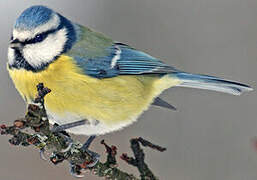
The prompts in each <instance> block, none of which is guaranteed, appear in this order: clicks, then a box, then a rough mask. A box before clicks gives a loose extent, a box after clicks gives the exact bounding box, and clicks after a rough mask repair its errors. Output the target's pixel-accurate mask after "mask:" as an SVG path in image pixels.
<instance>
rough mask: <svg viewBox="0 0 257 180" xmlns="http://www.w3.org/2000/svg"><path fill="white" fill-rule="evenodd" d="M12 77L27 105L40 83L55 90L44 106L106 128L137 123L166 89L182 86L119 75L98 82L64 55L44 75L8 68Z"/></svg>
mask: <svg viewBox="0 0 257 180" xmlns="http://www.w3.org/2000/svg"><path fill="white" fill-rule="evenodd" d="M8 71H9V73H10V76H11V78H12V80H13V82H14V84H15V86H16V88H17V89H18V91H19V93H20V94H21V95H22V97H23V98H24V100H25V101H27V102H28V103H29V102H31V101H32V100H33V98H34V97H35V94H36V85H37V84H38V83H40V82H42V83H44V85H45V86H46V87H48V88H50V89H51V90H52V92H51V93H50V94H49V95H47V96H46V99H45V103H46V107H47V109H48V110H49V111H51V112H53V113H55V114H57V115H58V116H60V117H62V116H63V117H65V114H67V113H72V114H77V115H79V116H80V117H83V118H87V119H95V120H98V121H100V122H102V123H104V124H105V125H107V126H108V125H109V126H112V125H115V124H119V123H125V122H128V123H129V122H132V121H134V120H135V119H136V118H137V117H138V116H139V115H140V114H141V113H142V112H143V111H144V110H146V109H147V108H148V106H149V105H150V104H151V103H152V101H153V99H154V98H155V97H156V96H158V95H159V94H160V93H161V92H162V91H163V90H165V89H167V88H169V87H171V86H175V85H177V84H179V83H180V81H179V80H178V79H173V78H171V77H169V76H163V77H160V76H157V75H144V76H141V75H140V76H134V75H133V76H118V77H113V78H105V79H96V78H93V77H90V76H87V75H85V74H83V72H82V70H81V69H79V68H78V67H77V66H76V64H75V63H74V61H73V60H72V59H71V58H70V57H68V56H64V55H63V56H61V57H60V58H59V59H57V60H56V61H54V62H53V63H52V64H50V65H49V66H48V67H47V69H45V70H43V71H41V72H32V71H26V70H23V69H8Z"/></svg>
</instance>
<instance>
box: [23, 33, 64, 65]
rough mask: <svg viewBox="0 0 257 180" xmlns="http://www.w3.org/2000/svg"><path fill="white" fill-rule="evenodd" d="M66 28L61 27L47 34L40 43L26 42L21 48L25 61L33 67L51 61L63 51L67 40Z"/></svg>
mask: <svg viewBox="0 0 257 180" xmlns="http://www.w3.org/2000/svg"><path fill="white" fill-rule="evenodd" d="M66 34H67V31H66V29H61V30H59V31H58V32H57V33H55V34H51V35H49V36H48V37H47V38H46V39H45V40H43V41H42V42H40V43H35V44H28V45H26V46H25V47H24V49H23V56H24V58H25V59H26V61H27V62H28V63H29V64H30V65H32V66H35V67H39V66H41V65H42V64H45V63H49V62H51V61H52V60H53V59H54V58H55V57H56V56H58V55H60V53H61V52H62V51H63V48H64V45H65V43H66V41H67V37H66Z"/></svg>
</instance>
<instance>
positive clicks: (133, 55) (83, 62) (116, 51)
mask: <svg viewBox="0 0 257 180" xmlns="http://www.w3.org/2000/svg"><path fill="white" fill-rule="evenodd" d="M106 51H107V53H106V54H107V55H106V56H104V57H98V56H96V57H94V58H87V56H86V52H85V56H84V57H81V56H75V57H74V59H75V60H76V62H77V64H78V65H79V66H80V67H81V68H82V69H83V70H84V72H85V73H86V74H87V75H90V76H93V77H96V78H109V77H115V76H118V75H140V74H167V73H171V72H177V70H176V69H175V68H173V67H171V66H168V65H166V64H164V63H163V62H161V61H160V60H158V59H156V58H154V57H152V56H150V55H148V54H146V53H144V52H142V51H138V50H136V49H134V48H131V47H129V46H128V45H125V44H122V43H114V44H113V45H112V46H111V47H109V48H107V49H106Z"/></svg>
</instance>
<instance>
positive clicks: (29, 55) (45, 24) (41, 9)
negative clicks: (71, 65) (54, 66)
mask: <svg viewBox="0 0 257 180" xmlns="http://www.w3.org/2000/svg"><path fill="white" fill-rule="evenodd" d="M75 41H76V33H75V27H74V25H73V24H72V23H71V22H70V21H69V20H67V19H66V18H64V17H63V16H61V15H60V14H58V13H56V12H54V11H53V10H51V9H49V8H47V7H45V6H32V7H30V8H28V9H26V10H25V11H23V12H22V14H21V15H20V16H19V17H18V19H17V20H16V22H15V24H14V28H13V32H12V36H11V40H10V45H9V49H8V59H9V61H8V64H9V67H10V68H18V69H20V68H23V69H26V70H32V71H40V70H42V69H44V68H45V67H47V66H48V64H50V63H51V62H52V61H54V60H55V59H56V58H57V57H58V56H59V55H60V54H62V53H65V52H66V51H68V50H69V49H70V48H71V47H72V44H73V43H74V42H75Z"/></svg>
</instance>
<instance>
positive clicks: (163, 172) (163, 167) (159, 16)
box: [0, 0, 257, 180]
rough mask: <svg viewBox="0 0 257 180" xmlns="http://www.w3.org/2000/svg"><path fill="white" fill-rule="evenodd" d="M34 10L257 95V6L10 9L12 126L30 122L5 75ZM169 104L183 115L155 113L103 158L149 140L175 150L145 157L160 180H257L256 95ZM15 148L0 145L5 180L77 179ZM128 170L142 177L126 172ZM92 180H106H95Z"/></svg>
mask: <svg viewBox="0 0 257 180" xmlns="http://www.w3.org/2000/svg"><path fill="white" fill-rule="evenodd" d="M32 4H45V5H48V6H49V7H51V8H53V9H55V10H56V11H58V12H60V13H62V14H64V15H65V16H67V17H68V18H70V19H72V20H74V21H76V22H79V23H81V24H84V25H88V26H90V27H92V28H94V29H97V30H98V31H101V32H104V33H105V34H107V35H109V36H111V37H112V38H113V39H115V40H118V41H121V42H125V43H128V44H130V45H132V46H134V47H136V48H138V49H141V50H144V51H146V52H148V53H150V54H151V55H154V56H156V57H159V58H161V59H163V60H164V61H165V62H167V63H168V64H170V65H174V66H176V67H177V68H179V69H182V70H185V71H189V72H195V73H204V74H211V75H216V76H221V77H225V78H228V79H233V80H237V81H241V82H244V83H248V84H251V85H252V86H253V87H254V88H256V76H257V72H256V67H257V1H256V0H244V1H242V0H194V1H192V0H158V1H156V0H126V1H125V0H123V1H122V0H74V1H71V0H60V1H51V0H42V1H20V0H1V1H0V23H1V30H0V32H1V33H0V44H1V46H0V47H1V48H0V57H1V61H0V64H1V66H0V84H1V88H0V114H1V116H0V118H1V123H3V122H6V123H9V124H10V123H11V121H12V120H14V119H16V118H17V117H19V116H23V114H24V110H25V105H24V103H23V101H22V99H21V98H20V96H19V95H18V93H17V92H16V90H15V89H14V86H13V84H12V82H11V80H10V78H9V77H8V74H7V71H6V68H5V66H6V60H7V57H6V54H7V44H8V40H9V37H10V34H11V29H12V24H13V23H14V21H15V19H16V18H17V16H18V15H19V14H20V13H21V11H23V10H24V9H25V8H27V7H29V6H30V5H32ZM162 97H163V98H165V99H166V100H167V101H169V102H171V103H172V104H173V105H175V106H177V108H178V111H176V112H172V111H168V110H165V109H159V108H156V107H151V108H150V110H149V111H147V112H146V113H144V114H143V116H141V118H140V119H139V122H137V123H135V124H133V125H132V126H130V127H128V128H126V129H125V130H123V131H120V132H117V133H114V134H109V135H106V136H101V137H99V138H98V139H97V140H96V141H95V144H94V149H95V150H96V151H98V152H104V149H103V148H102V146H101V145H99V142H100V140H101V139H102V138H104V139H106V141H107V142H109V143H113V144H115V145H117V146H118V148H119V154H121V153H122V152H130V150H129V143H128V140H129V139H130V138H131V137H135V136H143V137H145V138H147V139H151V140H152V141H153V142H156V143H158V144H161V145H165V146H167V148H168V150H167V152H165V153H159V152H154V151H151V150H145V152H146V158H147V162H148V163H149V165H150V167H151V168H152V169H153V171H154V172H155V173H156V175H158V176H159V177H160V179H174V180H224V179H226V180H254V179H257V152H256V151H255V149H254V148H253V146H252V144H251V139H252V138H254V136H256V135H257V120H256V115H257V110H256V105H257V101H256V100H257V94H256V91H254V92H251V93H248V94H244V95H243V96H240V97H236V96H232V95H227V94H221V93H216V92H209V91H203V90H193V89H186V88H172V89H170V90H168V91H166V92H165V93H163V94H162ZM79 139H80V140H83V139H85V138H83V137H79ZM7 140H8V138H7V137H0V143H1V145H0V179H1V180H25V179H26V180H45V179H62V180H68V179H73V178H72V177H70V176H69V173H68V169H67V167H68V165H67V163H64V164H62V165H59V166H54V165H52V164H50V163H48V162H43V161H41V160H40V159H39V154H38V153H37V151H36V150H35V149H34V148H21V147H17V148H16V147H11V146H10V145H9V144H8V142H7ZM103 159H104V156H103ZM119 164H120V167H121V168H124V169H126V170H127V171H129V172H136V171H134V168H131V167H128V166H127V165H126V164H125V163H124V162H119ZM85 179H86V178H85ZM87 179H96V178H95V177H94V176H92V175H89V176H87Z"/></svg>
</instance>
